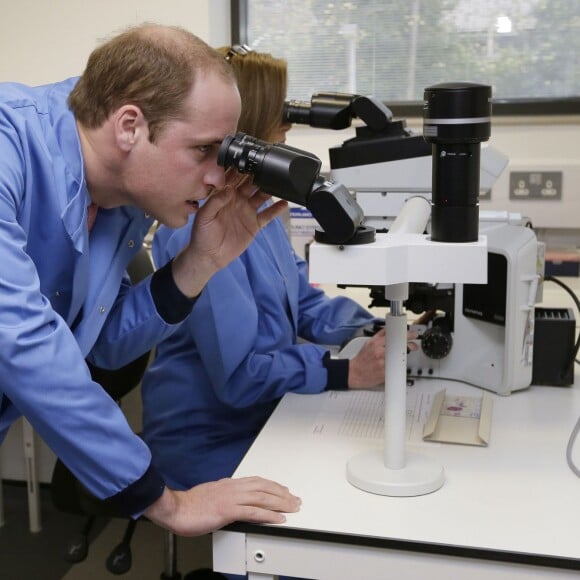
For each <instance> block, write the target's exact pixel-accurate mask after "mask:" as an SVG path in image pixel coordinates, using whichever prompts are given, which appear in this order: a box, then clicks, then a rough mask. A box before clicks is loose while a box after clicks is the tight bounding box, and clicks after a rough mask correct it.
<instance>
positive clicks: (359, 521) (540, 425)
mask: <svg viewBox="0 0 580 580" xmlns="http://www.w3.org/2000/svg"><path fill="white" fill-rule="evenodd" d="M576 383H577V386H576V387H572V388H556V387H531V388H530V389H528V390H525V391H522V392H519V393H516V394H513V395H511V396H509V397H500V396H497V395H493V399H494V401H493V402H494V408H493V420H492V431H491V441H490V445H489V446H488V447H472V446H460V445H449V444H437V443H422V444H420V445H421V451H422V452H424V453H427V454H429V455H430V456H431V457H433V458H434V459H436V460H438V461H440V462H441V464H442V465H443V466H444V469H445V474H446V482H445V484H444V485H443V487H442V488H441V489H440V490H438V491H436V492H434V493H432V494H429V495H425V496H420V497H407V498H393V497H384V496H378V495H373V494H369V493H367V492H364V491H361V490H359V489H356V488H355V487H353V486H351V485H350V484H349V483H348V482H347V481H346V478H345V465H346V462H347V461H348V459H349V458H350V457H352V456H353V455H354V454H356V453H357V452H359V451H363V450H366V449H369V448H371V447H373V446H375V447H380V446H381V445H382V441H381V440H380V439H376V438H372V437H371V438H369V437H354V436H341V435H338V434H336V433H335V431H336V429H337V427H338V425H339V423H340V422H341V421H342V417H338V416H332V415H333V414H332V413H328V412H327V413H326V416H325V412H324V409H327V408H328V404H327V397H329V396H331V395H330V394H328V393H325V394H322V395H313V396H307V395H302V396H299V395H287V396H286V397H284V399H283V400H282V402H281V403H280V405H279V406H278V408H277V409H276V411H275V412H274V414H273V415H272V417H271V418H270V420H269V422H268V423H267V425H266V426H265V428H264V430H263V431H262V433H261V434H260V435H259V437H258V438H257V440H256V442H255V444H254V445H253V447H252V448H251V449H250V451H249V452H248V454H247V456H246V457H245V459H244V460H243V462H242V464H241V465H240V467H239V468H238V470H237V471H236V474H235V475H236V476H245V475H255V474H259V475H261V476H264V477H268V478H271V479H274V480H276V481H279V482H282V483H284V484H286V485H288V486H289V488H290V489H291V490H292V491H293V492H294V493H295V494H297V495H299V496H300V497H301V498H302V500H303V504H302V509H301V511H300V512H299V513H297V514H291V515H289V516H288V519H287V522H286V523H285V524H284V525H280V526H264V525H252V524H235V525H234V526H232V527H230V528H228V529H227V530H224V531H221V532H217V533H216V534H214V567H215V569H216V570H219V571H221V572H230V573H238V574H239V573H244V574H245V573H246V572H248V573H249V577H250V578H252V579H256V580H257V579H264V580H265V579H267V578H271V577H272V576H273V575H275V574H286V575H291V576H297V577H304V578H317V579H321V580H324V579H328V580H331V579H332V580H335V579H344V580H353V579H354V578H356V579H361V580H373V579H377V580H378V579H381V580H383V579H385V578H392V579H396V580H404V579H412V580H414V579H422V578H428V579H429V580H437V579H440V580H443V579H445V580H449V579H451V578H469V580H490V579H495V578H497V579H501V580H506V579H521V580H523V579H526V580H530V579H533V578H546V579H548V578H549V579H550V580H557V579H560V578H580V533H579V532H580V479H578V478H577V477H576V476H575V475H574V474H573V473H572V471H571V470H570V469H569V467H568V466H567V463H566V458H565V450H566V444H567V442H568V438H569V435H570V432H571V431H572V428H573V427H574V424H575V423H576V420H577V419H578V417H579V416H580V380H578V378H577V380H576ZM412 388H417V389H433V390H434V391H436V390H439V389H440V388H446V389H447V392H448V393H458V394H471V395H474V396H476V395H480V394H481V391H479V390H478V389H475V388H472V387H467V386H465V385H462V384H459V383H451V382H444V381H434V380H432V381H429V380H427V379H423V380H422V381H420V382H418V383H417V384H416V386H415V387H412ZM355 395H357V393H348V392H345V393H341V396H345V397H350V396H355ZM321 424H324V429H323V434H318V435H317V434H314V433H313V431H314V430H315V429H316V427H317V426H318V427H320V425H321ZM577 447H580V444H579V445H578V446H577ZM575 460H576V463H577V464H580V449H576V450H575Z"/></svg>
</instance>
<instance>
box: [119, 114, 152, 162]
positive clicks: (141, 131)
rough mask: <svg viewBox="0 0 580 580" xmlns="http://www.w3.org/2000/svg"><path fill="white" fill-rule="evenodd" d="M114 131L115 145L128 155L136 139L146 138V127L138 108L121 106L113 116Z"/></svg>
mask: <svg viewBox="0 0 580 580" xmlns="http://www.w3.org/2000/svg"><path fill="white" fill-rule="evenodd" d="M114 129H115V140H116V142H117V145H118V146H119V147H120V148H121V149H122V150H123V151H125V152H127V153H128V152H129V151H130V150H131V149H132V148H133V147H134V145H135V143H136V142H137V140H138V139H140V138H142V137H145V138H147V131H148V125H147V121H146V120H145V117H144V116H143V113H142V112H141V109H140V108H139V107H137V106H135V105H123V106H122V107H120V108H119V109H118V110H117V111H116V113H115V114H114Z"/></svg>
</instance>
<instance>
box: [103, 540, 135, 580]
mask: <svg viewBox="0 0 580 580" xmlns="http://www.w3.org/2000/svg"><path fill="white" fill-rule="evenodd" d="M132 563H133V557H132V555H131V549H130V548H129V546H128V545H127V544H125V543H120V544H119V545H118V546H117V547H116V548H115V549H114V550H113V551H112V552H111V553H110V554H109V557H108V558H107V570H108V571H109V572H111V574H117V575H120V574H125V573H126V572H128V571H129V570H130V569H131V564H132Z"/></svg>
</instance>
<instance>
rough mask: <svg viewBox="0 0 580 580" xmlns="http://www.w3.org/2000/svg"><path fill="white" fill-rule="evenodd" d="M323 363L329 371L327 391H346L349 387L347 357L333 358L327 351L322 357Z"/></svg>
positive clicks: (325, 388)
mask: <svg viewBox="0 0 580 580" xmlns="http://www.w3.org/2000/svg"><path fill="white" fill-rule="evenodd" d="M322 364H323V365H324V366H325V367H326V371H327V372H328V380H327V382H326V387H324V390H325V391H346V390H347V389H348V365H349V360H348V359H347V358H331V357H330V352H327V353H326V354H325V355H324V358H323V359H322Z"/></svg>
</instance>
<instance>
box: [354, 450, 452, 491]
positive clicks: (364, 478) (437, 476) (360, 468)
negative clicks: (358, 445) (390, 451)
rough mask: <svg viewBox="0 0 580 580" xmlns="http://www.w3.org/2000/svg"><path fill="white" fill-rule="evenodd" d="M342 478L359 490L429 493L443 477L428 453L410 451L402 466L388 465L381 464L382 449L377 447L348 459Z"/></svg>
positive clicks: (435, 489) (438, 485)
mask: <svg viewBox="0 0 580 580" xmlns="http://www.w3.org/2000/svg"><path fill="white" fill-rule="evenodd" d="M346 478H347V480H348V482H349V483H351V484H352V485H354V486H355V487H358V488H359V489H362V490H363V491H368V492H370V493H376V494H378V495H388V496H392V497H410V496H417V495H425V494H428V493H432V492H434V491H437V490H438V489H439V488H440V487H441V486H442V485H443V483H444V481H445V475H444V472H443V467H442V466H441V465H439V464H438V463H436V462H435V461H433V460H431V459H430V458H429V457H425V456H423V455H420V454H416V453H410V454H408V455H407V457H406V464H405V466H404V467H403V468H401V469H389V468H388V467H385V460H384V453H383V452H382V450H378V449H377V450H374V451H367V452H365V453H361V454H360V455H356V456H355V457H353V458H352V459H350V460H349V462H348V464H347V466H346Z"/></svg>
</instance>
